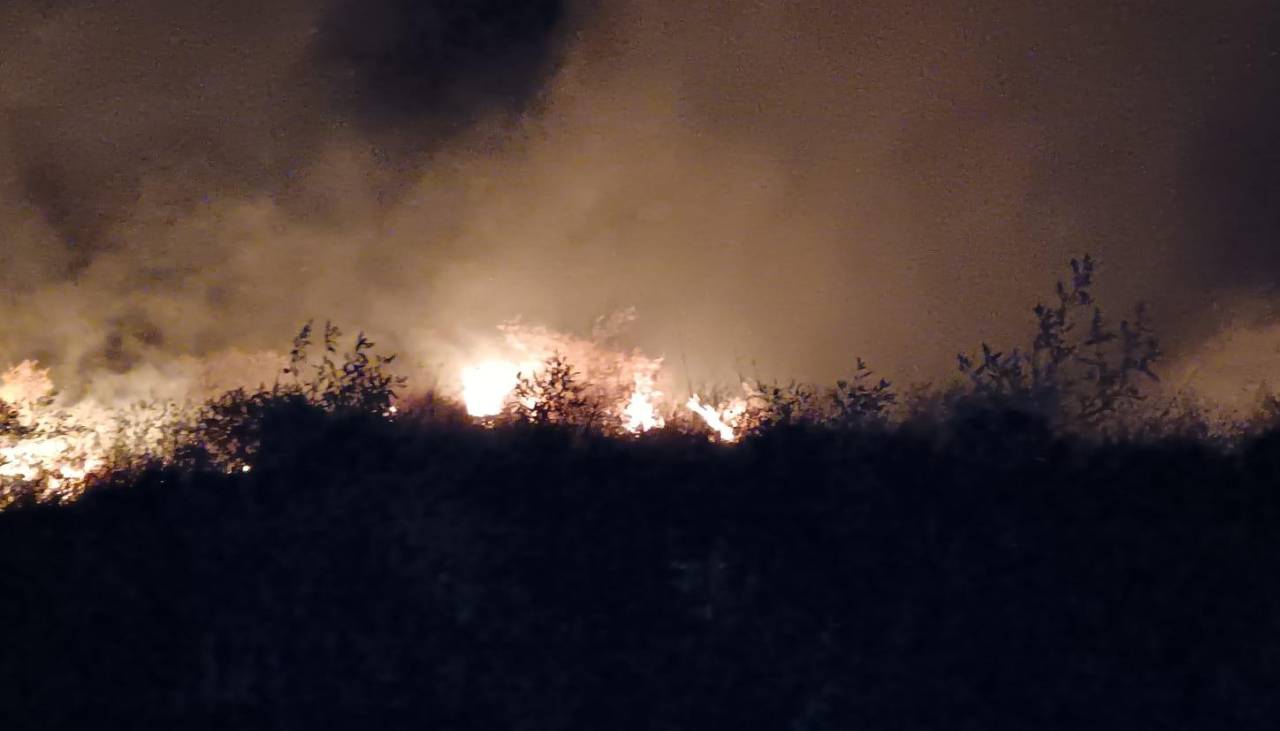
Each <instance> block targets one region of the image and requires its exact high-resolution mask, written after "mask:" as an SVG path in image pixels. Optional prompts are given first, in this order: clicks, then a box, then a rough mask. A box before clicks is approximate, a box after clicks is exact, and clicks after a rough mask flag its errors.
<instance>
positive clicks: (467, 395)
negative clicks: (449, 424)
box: [462, 360, 520, 416]
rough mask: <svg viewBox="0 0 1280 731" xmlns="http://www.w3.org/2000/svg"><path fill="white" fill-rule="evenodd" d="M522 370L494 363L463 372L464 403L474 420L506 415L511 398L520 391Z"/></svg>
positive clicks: (502, 363) (492, 361) (497, 362)
mask: <svg viewBox="0 0 1280 731" xmlns="http://www.w3.org/2000/svg"><path fill="white" fill-rule="evenodd" d="M519 374H520V366H518V365H516V364H515V363H511V362H508V361H502V360H490V361H485V362H484V363H480V364H478V365H473V366H468V367H466V368H463V369H462V402H463V403H464V404H465V405H466V407H467V413H468V414H470V415H472V416H494V415H496V414H499V413H501V412H502V407H503V405H505V404H506V402H507V397H508V396H510V395H511V392H512V391H514V390H515V388H516V379H517V377H518V376H519Z"/></svg>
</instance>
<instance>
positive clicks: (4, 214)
mask: <svg viewBox="0 0 1280 731" xmlns="http://www.w3.org/2000/svg"><path fill="white" fill-rule="evenodd" d="M1277 38H1280V9H1278V7H1277V5H1276V3H1274V2H1271V1H1268V2H1262V1H1255V0H1238V1H1235V2H1221V3H1208V2H1196V3H1192V2H1102V1H1100V0H1083V1H1082V2H1073V3H1061V2H1044V3H1040V2H1025V1H1022V2H1012V1H1009V0H1000V1H992V2H981V3H968V4H965V5H962V6H961V5H955V6H952V5H947V4H939V3H931V2H923V1H915V0H908V1H906V2H901V1H897V0H871V1H869V2H861V3H853V2H847V1H842V0H841V1H837V0H815V1H813V2H805V3H794V2H789V3H784V2H756V3H744V2H727V1H724V0H722V1H720V2H715V1H713V2H704V3H689V2H681V1H678V0H647V1H642V0H599V2H592V3H586V2H583V3H569V4H566V3H561V2H555V1H554V0H540V1H538V2H527V3H518V2H503V1H501V0H480V1H473V2H445V1H444V0H435V1H423V2H410V1H409V0H371V1H368V2H357V1H356V0H341V1H339V0H329V1H323V0H283V1H282V2H278V3H272V4H270V6H269V7H268V6H267V5H266V4H263V3H260V2H227V1H225V0H224V1H219V2H213V1H212V0H192V1H190V2H184V3H174V2H169V1H168V0H120V1H117V2H88V1H83V2H32V1H30V0H17V2H9V3H6V4H5V5H4V6H3V9H0V49H3V50H0V242H2V243H0V245H2V246H3V249H2V250H0V283H2V284H3V285H4V286H5V288H6V291H7V293H8V312H9V315H8V316H7V317H5V318H4V324H3V325H0V349H3V350H4V351H5V352H8V353H11V354H14V355H26V354H32V353H35V354H40V355H44V356H45V357H46V358H49V359H56V360H58V361H59V362H62V363H64V364H76V367H79V368H81V369H93V368H114V369H119V368H125V367H128V366H130V365H132V364H134V363H137V362H139V361H140V360H142V359H146V358H147V357H151V356H155V355H157V354H162V353H178V352H195V353H199V352H205V351H208V350H212V349H218V348H223V347H227V346H229V345H243V346H245V347H261V346H271V345H279V343H280V342H281V337H285V338H287V333H288V332H289V331H290V330H291V328H292V327H293V326H294V325H296V324H297V323H298V322H301V321H302V320H304V319H306V318H307V317H310V316H317V317H325V316H332V317H337V318H340V319H342V320H344V321H348V322H352V323H353V326H360V325H363V326H365V327H368V328H371V329H374V330H383V331H386V332H388V333H394V334H395V336H396V338H397V339H398V342H397V345H399V346H401V347H402V348H405V349H408V350H410V351H413V350H421V351H423V357H424V358H429V357H430V356H429V354H428V353H427V351H429V350H430V349H431V348H430V347H429V346H428V344H427V343H429V342H435V341H438V340H441V339H443V340H448V341H457V340H459V339H461V338H463V336H464V335H466V334H469V333H472V332H476V331H487V329H488V328H490V327H491V326H492V325H493V324H494V323H496V322H498V321H500V320H501V319H504V318H506V317H510V316H513V315H516V314H524V315H525V316H526V317H528V318H530V319H534V320H538V321H546V322H548V323H550V324H552V325H555V326H560V327H566V328H571V329H582V328H584V327H585V326H586V325H587V324H588V323H590V321H591V320H592V319H594V318H595V317H596V316H597V315H600V314H603V313H605V312H608V311H609V310H611V309H615V308H620V307H626V306H629V305H636V306H637V307H638V309H639V311H640V316H641V321H640V325H639V330H638V331H637V333H636V338H637V342H638V343H639V344H641V345H644V346H645V347H646V348H647V349H649V350H651V351H653V352H658V353H664V354H666V355H667V356H668V357H669V358H675V357H677V356H678V354H679V351H685V355H686V357H687V358H688V359H689V360H690V361H691V362H692V364H693V365H692V366H691V368H693V369H694V370H695V371H696V372H697V373H698V374H699V375H700V376H705V377H707V378H719V377H723V376H724V374H725V373H726V372H732V371H733V370H735V369H737V370H750V369H752V368H758V369H761V370H762V371H764V372H765V373H769V374H774V375H795V376H798V377H812V378H831V377H834V376H835V375H837V374H839V373H840V372H842V371H843V370H845V369H846V368H847V365H848V364H849V363H850V362H851V361H852V358H853V356H854V355H859V354H860V355H864V356H866V357H868V358H869V359H870V360H871V361H872V362H873V364H874V363H879V364H882V365H883V367H884V368H885V369H886V370H888V371H890V372H891V373H894V372H897V373H899V374H902V377H904V378H911V377H925V376H933V375H936V374H939V373H945V372H947V369H948V368H949V367H950V363H951V359H952V355H953V354H954V352H955V351H956V350H958V349H963V348H971V347H973V346H974V345H975V344H976V342H977V341H978V339H980V338H994V339H997V340H1000V339H1004V338H1010V337H1012V336H1013V335H1014V334H1015V333H1016V332H1018V331H1019V328H1022V327H1024V326H1025V325H1026V322H1027V312H1028V310H1029V307H1030V305H1031V304H1033V302H1034V300H1035V299H1036V298H1037V297H1039V296H1043V295H1044V294H1046V293H1047V292H1048V291H1049V290H1050V287H1051V285H1052V282H1053V279H1054V278H1055V277H1056V276H1058V273H1059V272H1060V271H1061V270H1062V268H1063V266H1064V265H1065V263H1066V261H1067V259H1068V258H1069V257H1070V256H1072V255H1077V254H1079V253H1082V252H1085V251H1090V252H1093V253H1094V254H1095V255H1096V256H1098V257H1099V258H1101V260H1102V261H1103V264H1104V267H1105V268H1104V272H1103V275H1102V281H1103V289H1104V296H1105V297H1106V299H1107V300H1109V301H1114V302H1115V309H1117V310H1119V309H1123V308H1124V307H1125V306H1127V305H1128V304H1129V303H1130V302H1131V301H1133V300H1135V299H1138V298H1142V299H1149V300H1151V301H1152V303H1153V305H1154V306H1155V311H1156V314H1157V318H1158V320H1159V321H1160V323H1161V324H1162V325H1163V326H1164V329H1165V331H1166V333H1167V334H1168V336H1169V340H1170V342H1171V343H1172V344H1173V345H1174V349H1175V350H1180V351H1183V352H1191V351H1193V350H1194V348H1195V347H1196V344H1197V343H1199V342H1201V341H1202V340H1203V339H1204V338H1205V337H1208V336H1209V335H1211V334H1212V333H1214V332H1215V331H1216V330H1217V329H1218V328H1221V327H1222V326H1223V325H1224V323H1227V322H1228V321H1233V320H1232V318H1236V320H1234V321H1236V322H1238V321H1240V318H1244V319H1246V320H1248V319H1249V318H1254V319H1256V318H1260V317H1263V316H1264V315H1265V313H1267V312H1269V310H1270V303H1271V301H1272V296H1271V293H1272V290H1274V289H1275V284H1276V282H1277V278H1278V277H1280V247H1277V246H1276V242H1277V234H1280V205H1277V197H1278V196H1280V173H1277V170H1278V169H1280V168H1278V166H1277V162H1280V160H1278V159H1277V157H1278V155H1280V138H1278V137H1277V135H1275V134H1274V132H1273V130H1275V129H1277V128H1280V102H1278V101H1277V100H1278V99H1280V93H1278V92H1280V81H1278V80H1280V42H1278V41H1277ZM1232 313H1240V314H1238V315H1237V314H1232ZM1268 347H1269V346H1268Z"/></svg>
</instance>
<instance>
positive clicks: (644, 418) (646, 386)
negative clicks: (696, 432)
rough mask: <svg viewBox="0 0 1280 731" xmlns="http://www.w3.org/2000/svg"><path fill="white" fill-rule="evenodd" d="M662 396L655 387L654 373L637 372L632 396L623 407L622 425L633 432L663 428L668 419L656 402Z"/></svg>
mask: <svg viewBox="0 0 1280 731" xmlns="http://www.w3.org/2000/svg"><path fill="white" fill-rule="evenodd" d="M661 396H662V392H661V391H658V390H657V389H655V388H654V387H653V374H652V373H637V374H636V375H635V388H634V389H633V390H632V391H631V398H630V399H628V400H627V404H626V406H624V407H623V408H622V415H623V425H622V427H623V428H624V429H626V430H627V431H629V432H631V433H632V434H639V433H640V432H645V431H649V430H650V429H661V428H662V426H663V425H664V424H665V423H666V420H665V419H663V418H662V415H661V414H659V413H658V407H657V405H656V404H655V403H654V401H656V400H657V399H659V398H660V397H661Z"/></svg>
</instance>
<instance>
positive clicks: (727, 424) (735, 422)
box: [684, 394, 747, 442]
mask: <svg viewBox="0 0 1280 731" xmlns="http://www.w3.org/2000/svg"><path fill="white" fill-rule="evenodd" d="M684 405H685V406H686V407H687V408H688V409H689V410H690V411H692V412H693V413H695V414H697V415H698V416H700V417H702V420H703V421H704V422H705V423H706V425H707V426H709V427H711V430H712V431H714V432H715V433H716V434H717V435H719V437H720V441H722V442H735V441H737V440H738V434H737V432H736V429H737V428H738V426H739V422H740V421H741V419H742V415H743V414H745V413H746V412H747V402H746V399H740V398H735V399H732V400H730V401H729V403H728V404H725V405H723V406H720V407H714V406H711V405H709V404H704V403H702V399H700V398H698V395H697V394H694V395H692V396H690V397H689V400H688V401H686V402H685V404H684Z"/></svg>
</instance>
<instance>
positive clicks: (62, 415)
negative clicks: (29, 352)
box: [0, 361, 112, 493]
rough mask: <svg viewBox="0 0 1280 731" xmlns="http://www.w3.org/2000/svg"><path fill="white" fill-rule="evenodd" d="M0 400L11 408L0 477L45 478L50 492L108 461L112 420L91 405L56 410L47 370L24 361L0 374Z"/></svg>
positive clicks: (0, 444)
mask: <svg viewBox="0 0 1280 731" xmlns="http://www.w3.org/2000/svg"><path fill="white" fill-rule="evenodd" d="M0 399H3V401H4V402H5V404H6V405H7V406H8V407H9V412H8V413H7V414H6V415H5V417H4V424H3V430H2V432H0V478H8V480H18V481H22V482H42V483H43V487H44V489H45V491H46V492H49V493H58V492H60V491H62V490H63V489H64V488H67V487H69V486H72V485H74V484H75V483H78V482H79V481H81V480H83V479H84V478H85V477H86V476H88V475H89V473H91V472H93V471H94V470H97V469H99V468H101V467H102V466H103V464H105V462H106V449H105V448H104V447H103V444H104V442H105V440H104V438H103V435H104V433H105V432H106V431H107V430H108V429H109V428H110V427H111V426H112V424H111V422H110V419H108V418H106V414H104V413H101V412H98V411H97V410H95V409H93V408H92V407H91V406H84V407H81V408H78V409H76V410H75V411H68V410H63V409H58V408H56V407H55V404H54V390H53V381H52V380H51V379H50V378H49V371H48V370H47V369H43V368H40V367H39V366H38V365H37V364H36V363H34V362H32V361H23V362H21V363H19V364H18V365H16V366H14V367H12V368H10V369H9V370H8V371H6V372H5V373H3V374H0Z"/></svg>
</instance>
